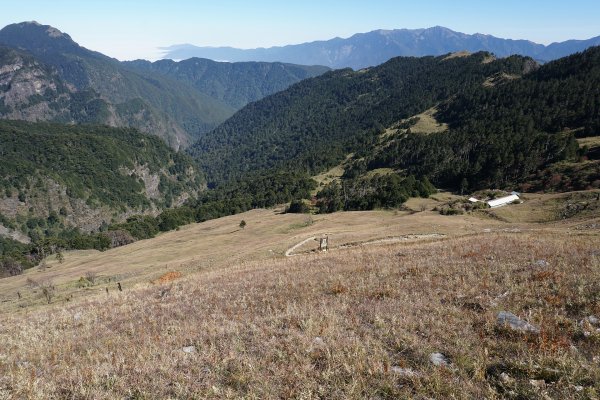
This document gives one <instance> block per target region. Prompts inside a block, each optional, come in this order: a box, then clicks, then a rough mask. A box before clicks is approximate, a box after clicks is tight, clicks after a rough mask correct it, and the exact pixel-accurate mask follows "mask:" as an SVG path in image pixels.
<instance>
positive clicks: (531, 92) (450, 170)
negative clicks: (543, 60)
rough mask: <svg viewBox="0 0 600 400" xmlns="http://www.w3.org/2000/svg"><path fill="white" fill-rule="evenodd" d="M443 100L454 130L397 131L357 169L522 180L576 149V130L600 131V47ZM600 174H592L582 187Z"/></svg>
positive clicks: (478, 183)
mask: <svg viewBox="0 0 600 400" xmlns="http://www.w3.org/2000/svg"><path fill="white" fill-rule="evenodd" d="M440 108H441V110H440V112H439V113H438V115H437V117H438V119H439V120H440V121H441V122H445V123H447V124H449V127H450V129H449V130H448V131H447V132H443V133H432V134H430V135H410V134H406V133H404V134H402V135H399V136H397V137H394V138H393V139H391V140H390V141H389V143H387V144H386V146H385V147H383V148H382V150H381V151H379V152H378V153H372V154H370V155H369V156H367V157H365V159H363V160H361V161H360V162H358V163H356V164H355V166H354V167H355V169H358V170H362V171H365V170H370V169H376V168H381V167H387V168H394V169H403V168H406V170H407V172H409V173H414V174H417V175H427V176H428V177H429V178H430V179H432V180H433V181H435V182H436V183H438V184H441V185H446V186H449V187H454V188H458V187H462V188H463V189H469V188H482V187H490V186H498V187H503V186H510V185H514V184H515V183H517V182H519V181H523V180H524V178H525V177H527V176H529V175H532V174H535V173H536V172H537V171H538V169H540V167H543V166H547V165H549V164H550V163H552V162H556V161H560V160H562V159H565V158H569V157H573V156H575V155H576V154H577V151H578V146H577V144H576V143H575V141H574V137H575V136H576V137H586V136H598V135H600V47H593V48H590V49H589V50H586V51H585V52H582V53H577V54H574V55H572V56H569V57H565V58H562V59H559V60H556V61H553V62H551V63H548V64H546V65H544V66H542V67H540V68H539V69H537V70H535V71H532V72H530V73H528V74H525V75H524V76H523V77H522V78H520V79H508V80H506V81H504V82H503V83H501V84H499V85H495V86H479V87H471V88H469V89H467V90H465V91H463V92H462V93H460V94H459V95H458V96H456V98H454V99H452V100H451V101H449V102H446V103H445V104H444V105H443V106H442V107H440ZM580 154H583V153H581V152H580ZM597 178H600V177H597ZM597 178H594V177H593V176H590V177H589V179H590V181H589V182H588V183H587V185H586V184H585V183H580V184H578V185H579V186H580V187H578V189H585V188H587V187H588V186H589V185H592V183H593V181H594V180H595V179H597Z"/></svg>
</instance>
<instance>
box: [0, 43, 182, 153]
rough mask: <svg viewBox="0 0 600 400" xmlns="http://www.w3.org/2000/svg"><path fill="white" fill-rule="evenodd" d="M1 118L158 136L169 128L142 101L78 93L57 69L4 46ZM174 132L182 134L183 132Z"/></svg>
mask: <svg viewBox="0 0 600 400" xmlns="http://www.w3.org/2000/svg"><path fill="white" fill-rule="evenodd" d="M0 118H4V119H18V120H26V121H53V122H61V123H69V124H89V123H95V124H105V125H111V126H132V127H136V128H138V129H141V130H144V131H146V132H157V133H158V134H161V133H165V132H166V130H167V129H168V126H169V125H168V124H166V120H164V119H162V118H160V117H159V116H158V114H157V113H155V112H153V111H151V110H150V109H149V108H148V106H147V104H146V103H144V102H143V101H142V100H140V99H137V100H131V101H128V102H126V103H121V104H116V105H114V104H111V103H109V102H108V101H107V100H106V99H105V98H103V97H102V96H101V95H100V94H98V93H97V92H96V91H95V90H93V89H83V90H77V89H76V88H75V87H74V86H73V85H71V84H68V83H65V82H64V80H63V79H61V78H60V77H59V76H58V73H57V71H56V70H55V69H54V68H52V67H50V66H48V65H46V64H44V63H42V62H41V61H39V60H37V59H36V58H35V57H33V56H31V55H30V54H28V53H26V52H23V51H19V50H14V49H12V48H9V47H3V46H0ZM175 132H179V133H180V134H183V133H182V132H181V130H179V131H175ZM163 137H164V136H163ZM164 138H165V139H176V138H175V137H172V138H171V137H164ZM175 144H177V142H175Z"/></svg>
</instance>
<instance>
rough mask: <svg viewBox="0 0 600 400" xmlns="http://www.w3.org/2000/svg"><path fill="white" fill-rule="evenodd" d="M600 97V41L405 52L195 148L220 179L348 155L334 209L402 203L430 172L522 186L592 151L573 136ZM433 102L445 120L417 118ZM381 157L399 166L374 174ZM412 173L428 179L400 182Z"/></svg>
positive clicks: (442, 178)
mask: <svg viewBox="0 0 600 400" xmlns="http://www.w3.org/2000/svg"><path fill="white" fill-rule="evenodd" d="M599 106H600V48H599V47H594V48H591V49H589V50H587V51H585V52H583V53H577V54H575V55H572V56H569V57H566V58H563V59H560V60H557V61H554V62H551V63H548V64H546V65H544V66H541V67H540V66H539V65H537V64H536V63H535V62H534V61H533V60H532V59H529V58H524V57H520V56H514V57H509V58H505V59H494V58H493V57H491V55H490V54H489V53H476V54H473V55H464V54H460V55H458V54H453V55H445V56H441V57H423V58H396V59H392V60H390V61H388V62H387V63H385V64H382V65H381V66H378V67H374V68H369V69H366V70H361V71H356V72H355V71H351V70H338V71H332V72H329V73H327V74H325V75H323V76H320V77H317V78H312V79H308V80H305V81H303V82H300V83H298V84H296V85H294V86H292V87H290V88H289V89H288V90H286V91H283V92H280V93H277V94H275V95H272V96H269V97H267V98H265V99H263V100H261V101H258V102H256V103H252V104H250V105H248V106H247V107H245V108H244V109H242V110H241V111H239V112H238V113H236V114H235V115H234V116H233V117H232V118H231V119H229V120H228V121H226V122H225V123H224V124H222V125H221V126H220V127H219V128H217V129H215V130H214V131H212V132H210V133H209V134H207V135H205V136H204V137H202V138H201V139H200V140H199V141H198V142H197V143H196V144H194V145H193V146H192V147H191V149H190V152H191V154H192V155H193V156H194V157H195V158H196V159H197V160H198V162H199V164H200V165H201V168H202V169H203V170H205V171H206V173H207V177H208V180H209V182H212V183H215V184H219V183H222V182H228V181H231V180H235V179H243V176H244V175H247V176H253V175H255V174H257V173H262V174H266V173H268V172H267V171H280V170H294V171H300V172H303V173H305V174H316V173H318V172H322V171H325V170H327V169H328V168H329V167H332V166H335V165H338V164H339V163H340V162H342V161H343V160H346V161H345V162H344V166H345V173H344V176H343V179H342V182H341V185H343V187H341V186H340V183H335V182H334V183H333V184H332V186H331V187H327V188H325V190H323V191H322V192H321V195H320V198H321V199H322V201H321V203H322V204H323V207H324V210H329V211H335V210H336V209H339V208H345V209H364V208H372V207H378V206H393V205H397V204H399V203H400V204H401V202H402V201H403V200H402V199H403V198H405V196H406V194H408V195H410V193H415V194H418V193H421V192H422V193H424V194H426V193H427V192H428V191H429V190H430V188H429V186H428V185H429V182H432V183H433V184H434V185H436V186H438V187H445V188H449V189H452V190H456V191H466V190H476V189H483V188H490V187H498V188H521V186H520V185H521V184H526V183H527V182H528V179H530V177H531V176H533V175H535V174H536V173H538V172H539V171H543V170H544V169H545V168H547V167H550V166H551V165H553V163H557V162H561V161H563V160H575V159H577V158H578V157H583V156H585V149H579V147H578V144H577V143H576V141H575V135H577V136H579V137H581V136H594V135H598V133H599V132H600V129H599V128H600V121H599V120H598V118H599V116H600V109H599V108H598V107H599ZM427 110H435V111H434V113H433V114H434V117H435V118H437V122H438V123H440V124H441V125H439V126H441V127H442V129H441V130H440V129H439V127H436V128H435V129H431V130H429V131H427V130H425V131H423V129H422V127H420V126H418V125H417V123H418V122H419V120H420V118H423V115H422V113H423V112H425V111H427ZM444 126H445V127H446V128H444ZM417 127H418V128H419V129H417ZM412 128H414V132H413V130H412ZM349 154H350V155H352V157H351V158H350V159H346V158H347V156H348V155H349ZM557 165H558V164H557ZM381 168H385V169H386V170H387V171H390V173H389V174H386V175H385V176H380V177H377V176H373V175H372V173H376V172H377V171H376V170H379V169H381ZM589 170H590V171H589V174H588V175H587V176H585V177H583V178H582V177H578V178H577V180H578V182H577V184H576V186H577V188H579V189H585V188H588V187H593V185H594V184H597V183H598V182H600V181H598V178H599V177H597V176H596V175H597V173H596V172H593V171H594V170H598V168H596V167H594V165H590V166H589ZM410 176H414V177H417V178H418V180H417V181H414V180H413V181H411V180H406V179H405V180H404V181H402V179H404V178H410ZM419 180H421V181H419ZM586 182H587V183H586ZM594 182H596V183H594ZM529 187H531V185H530V186H529ZM565 187H569V185H565ZM390 188H394V189H390ZM523 188H525V186H523ZM548 188H549V189H551V187H550V186H549V187H548ZM397 190H398V191H399V192H397V193H400V192H402V193H403V194H402V195H399V196H397V195H396V194H395V193H396V191H397ZM342 192H344V196H343V197H344V198H345V200H344V202H342V203H343V204H342V203H340V196H341V195H342ZM386 193H387V194H386ZM353 194H355V195H356V196H355V197H353ZM332 199H333V200H332ZM382 199H388V200H384V201H382ZM332 202H333V203H335V204H336V205H335V206H333V207H332V206H330V205H331V204H332Z"/></svg>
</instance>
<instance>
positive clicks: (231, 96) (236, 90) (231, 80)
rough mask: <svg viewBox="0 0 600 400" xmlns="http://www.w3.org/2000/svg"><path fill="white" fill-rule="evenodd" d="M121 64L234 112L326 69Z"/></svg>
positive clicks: (196, 62)
mask: <svg viewBox="0 0 600 400" xmlns="http://www.w3.org/2000/svg"><path fill="white" fill-rule="evenodd" d="M123 64H124V65H126V66H128V67H130V68H134V69H135V70H138V71H149V72H156V73H159V74H161V75H165V76H168V77H170V78H173V79H176V80H178V81H180V82H183V83H186V84H188V85H190V86H193V87H194V88H196V89H198V91H200V92H201V93H204V94H206V95H209V96H210V97H212V98H215V99H218V100H221V101H223V102H224V103H226V104H227V105H229V106H230V107H233V108H235V109H240V108H242V107H243V106H245V105H246V104H248V103H251V102H253V101H256V100H260V99H262V98H263V97H265V96H268V95H270V94H272V93H275V92H279V91H281V90H284V89H286V88H288V87H289V86H290V85H292V84H294V83H296V82H299V81H301V80H303V79H306V78H311V77H313V76H317V75H321V74H323V73H325V72H327V71H328V70H329V68H327V67H321V66H312V67H311V66H304V65H293V64H282V63H265V62H243V63H223V62H215V61H211V60H207V59H203V58H190V59H188V60H183V61H180V62H175V61H172V60H160V61H156V62H154V63H151V62H149V61H145V60H136V61H131V62H124V63H123Z"/></svg>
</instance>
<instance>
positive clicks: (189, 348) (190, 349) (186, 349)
mask: <svg viewBox="0 0 600 400" xmlns="http://www.w3.org/2000/svg"><path fill="white" fill-rule="evenodd" d="M181 351H183V352H184V353H187V354H192V353H195V352H196V346H185V347H183V348H182V349H181Z"/></svg>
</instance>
